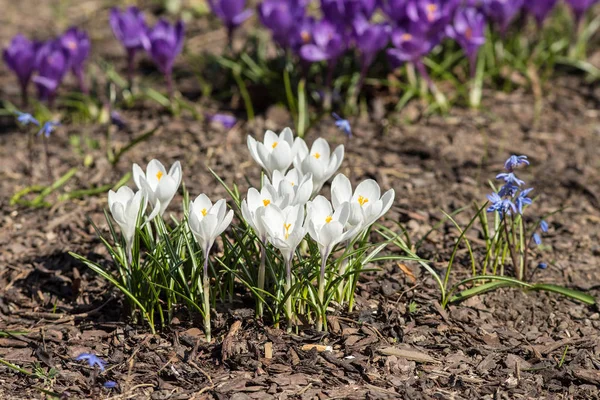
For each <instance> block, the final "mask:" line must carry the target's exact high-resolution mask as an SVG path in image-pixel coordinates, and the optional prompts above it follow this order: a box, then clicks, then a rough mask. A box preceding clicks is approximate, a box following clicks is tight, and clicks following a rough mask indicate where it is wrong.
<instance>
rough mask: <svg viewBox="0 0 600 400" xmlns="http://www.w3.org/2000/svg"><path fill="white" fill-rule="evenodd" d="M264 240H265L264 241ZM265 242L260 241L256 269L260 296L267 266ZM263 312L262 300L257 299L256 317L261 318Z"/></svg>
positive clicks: (263, 286)
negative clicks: (258, 264) (258, 259)
mask: <svg viewBox="0 0 600 400" xmlns="http://www.w3.org/2000/svg"><path fill="white" fill-rule="evenodd" d="M265 240H266V239H265ZM265 240H261V248H260V266H259V267H258V290H259V292H260V294H261V296H262V292H263V290H264V289H265V270H266V264H267V246H266V243H265ZM263 312H264V304H263V300H262V299H257V303H256V316H257V318H262V317H263Z"/></svg>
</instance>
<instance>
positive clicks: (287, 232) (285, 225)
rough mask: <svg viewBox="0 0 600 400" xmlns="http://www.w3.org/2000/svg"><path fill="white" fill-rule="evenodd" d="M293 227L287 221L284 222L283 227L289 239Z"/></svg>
mask: <svg viewBox="0 0 600 400" xmlns="http://www.w3.org/2000/svg"><path fill="white" fill-rule="evenodd" d="M291 227H292V224H286V223H285V222H284V223H283V228H284V229H285V239H286V240H287V238H289V237H290V228H291Z"/></svg>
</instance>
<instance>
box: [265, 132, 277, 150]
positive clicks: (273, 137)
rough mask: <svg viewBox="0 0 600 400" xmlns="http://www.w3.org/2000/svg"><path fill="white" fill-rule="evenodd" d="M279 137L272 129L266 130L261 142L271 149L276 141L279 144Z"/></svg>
mask: <svg viewBox="0 0 600 400" xmlns="http://www.w3.org/2000/svg"><path fill="white" fill-rule="evenodd" d="M278 142H279V137H278V136H277V134H276V133H275V132H273V131H270V130H268V131H266V132H265V139H264V140H263V143H264V145H265V147H266V148H268V149H269V151H270V150H272V149H273V144H274V143H277V144H278V145H279V143H278Z"/></svg>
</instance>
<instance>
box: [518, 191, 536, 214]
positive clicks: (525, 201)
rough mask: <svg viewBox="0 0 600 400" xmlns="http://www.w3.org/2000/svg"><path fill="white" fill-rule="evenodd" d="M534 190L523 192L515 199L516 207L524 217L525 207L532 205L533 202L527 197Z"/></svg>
mask: <svg viewBox="0 0 600 400" xmlns="http://www.w3.org/2000/svg"><path fill="white" fill-rule="evenodd" d="M532 190H533V188H529V189H525V190H522V191H521V193H519V195H518V196H517V198H516V199H515V205H516V206H517V210H519V214H521V215H523V207H524V206H526V205H529V204H531V202H532V200H531V199H530V198H529V197H527V195H528V194H529V192H531V191H532Z"/></svg>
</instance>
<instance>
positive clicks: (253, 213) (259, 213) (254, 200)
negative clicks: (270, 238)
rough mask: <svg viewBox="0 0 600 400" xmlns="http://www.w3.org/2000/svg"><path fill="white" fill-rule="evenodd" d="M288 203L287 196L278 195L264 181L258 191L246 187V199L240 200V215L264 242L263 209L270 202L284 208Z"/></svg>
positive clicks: (265, 235)
mask: <svg viewBox="0 0 600 400" xmlns="http://www.w3.org/2000/svg"><path fill="white" fill-rule="evenodd" d="M288 203H289V197H288V196H280V194H279V193H278V192H277V190H276V189H275V188H274V187H273V185H270V184H269V183H268V182H266V183H265V184H264V185H263V187H262V189H261V190H260V192H259V191H258V190H257V189H255V188H250V189H248V195H247V196H246V199H244V200H242V207H241V208H242V217H243V218H244V220H245V221H246V223H247V224H248V225H250V227H251V228H252V229H253V230H254V233H256V236H258V238H259V239H260V241H261V242H263V243H264V242H265V240H266V238H267V228H266V226H265V224H264V219H263V218H262V217H263V215H264V213H265V209H266V208H267V207H268V206H269V205H271V204H273V205H276V206H278V207H279V208H285V207H286V206H287V205H288Z"/></svg>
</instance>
